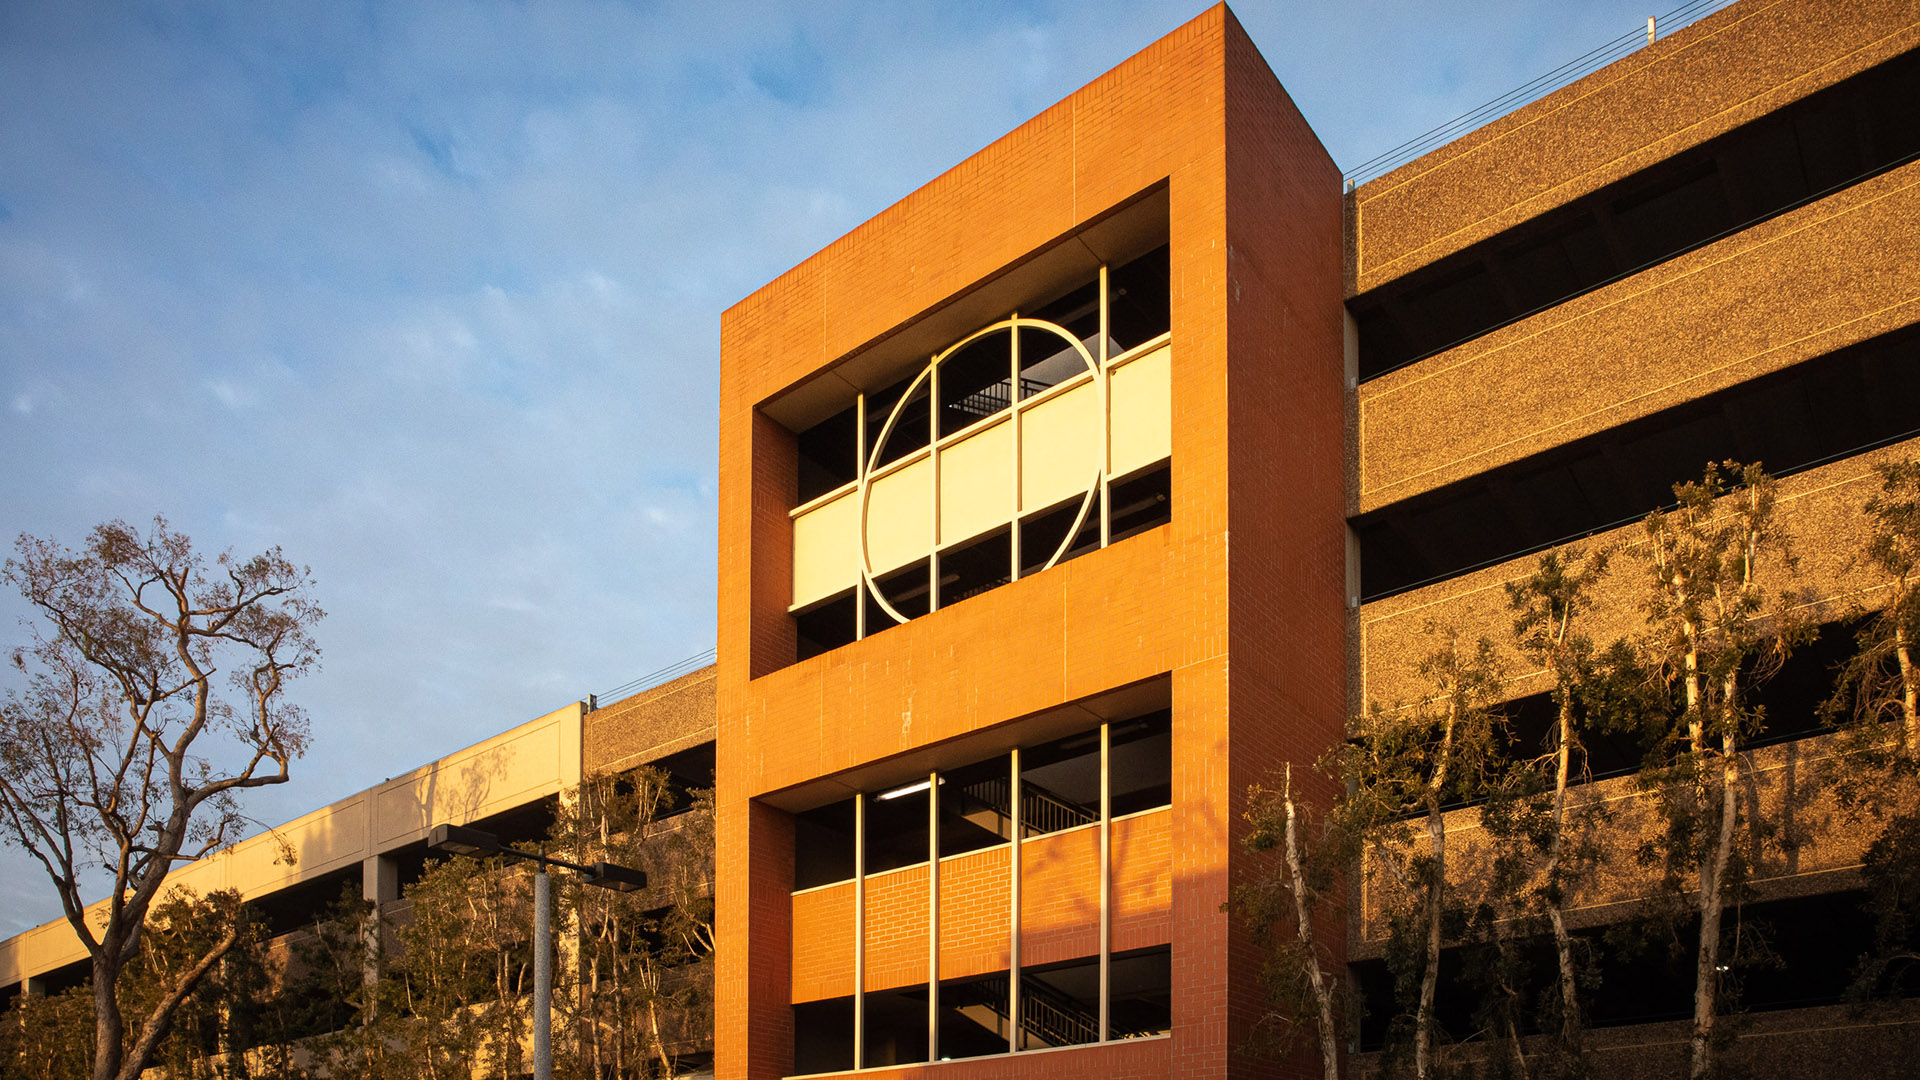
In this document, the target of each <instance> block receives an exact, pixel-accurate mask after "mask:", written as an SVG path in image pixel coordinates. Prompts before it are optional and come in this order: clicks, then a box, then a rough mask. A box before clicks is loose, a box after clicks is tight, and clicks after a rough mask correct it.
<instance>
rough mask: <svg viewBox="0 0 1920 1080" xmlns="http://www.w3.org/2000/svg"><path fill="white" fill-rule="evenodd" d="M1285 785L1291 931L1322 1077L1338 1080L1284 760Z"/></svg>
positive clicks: (1329, 1004) (1329, 1002)
mask: <svg viewBox="0 0 1920 1080" xmlns="http://www.w3.org/2000/svg"><path fill="white" fill-rule="evenodd" d="M1286 776H1287V778H1286V788H1285V791H1284V793H1283V795H1282V803H1283V805H1284V806H1285V808H1286V812H1287V874H1288V875H1289V877H1290V878H1291V879H1292V881H1293V916H1294V920H1295V922H1296V923H1297V924H1298V929H1297V930H1296V931H1295V933H1296V934H1297V936H1298V939H1299V942H1300V948H1301V952H1302V955H1303V957H1304V959H1303V960H1302V962H1303V963H1304V964H1305V965H1306V968H1307V985H1309V986H1310V987H1312V988H1313V1001H1314V1004H1315V1005H1316V1006H1318V1007H1319V1015H1318V1016H1317V1017H1316V1022H1317V1023H1318V1025H1319V1028H1320V1064H1321V1068H1322V1070H1323V1071H1324V1072H1325V1074H1326V1080H1340V1048H1339V1045H1338V1043H1337V1036H1336V1034H1335V1032H1334V1028H1333V990H1332V989H1331V988H1330V987H1328V986H1327V980H1326V975H1325V974H1324V973H1323V972H1322V971H1321V970H1320V957H1319V954H1318V953H1317V952H1316V951H1315V950H1314V947H1313V922H1312V920H1311V919H1309V918H1308V915H1307V882H1306V875H1305V874H1304V873H1302V871H1301V868H1300V844H1299V841H1298V840H1297V839H1296V838H1295V835H1294V815H1293V763H1292V762H1288V763H1287V774H1286Z"/></svg>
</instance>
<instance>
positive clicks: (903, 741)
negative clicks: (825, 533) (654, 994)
mask: <svg viewBox="0 0 1920 1080" xmlns="http://www.w3.org/2000/svg"><path fill="white" fill-rule="evenodd" d="M1157 192H1164V197H1165V200H1166V205H1167V211H1166V218H1167V231H1168V236H1169V238H1170V255H1169V263H1170V267H1169V268H1170V277H1171V341H1172V358H1173V359H1172V365H1173V366H1172V410H1173V417H1172V419H1173V424H1172V430H1173V451H1172V476H1171V507H1172V516H1171V522H1170V523H1169V524H1167V525H1165V526H1162V527H1159V528H1155V529H1152V530H1151V531H1148V532H1145V533H1142V534H1140V535H1138V536H1134V537H1131V538H1129V539H1126V540H1124V541H1121V542H1119V543H1116V544H1114V545H1113V546H1111V547H1108V548H1105V549H1104V550H1099V551H1095V552H1093V553H1091V554H1088V555H1086V556H1084V557H1081V558H1079V559H1076V560H1073V561H1071V562H1066V563H1063V564H1061V565H1059V566H1057V567H1055V568H1053V569H1051V570H1047V571H1045V572H1043V573H1038V574H1034V575H1032V576H1029V577H1023V578H1022V579H1021V580H1019V581H1017V582H1014V583H1012V584H1010V585H1006V586H1004V587H1000V588H997V589H993V590H991V591H988V592H985V593H982V594H980V595H977V596H974V597H971V598H970V599H967V600H964V601H962V602H959V603H957V604H954V605H953V606H951V607H944V608H942V609H941V610H939V611H937V612H934V613H933V614H930V615H926V616H924V617H921V618H918V619H915V620H913V621H911V622H909V623H906V624H905V625H901V626H898V627H894V628H892V629H889V630H887V631H886V632H885V633H882V634H878V635H876V636H872V637H869V638H867V639H866V640H863V641H858V642H855V643H853V644H850V645H845V646H842V647H840V648H837V649H833V650H831V651H829V652H826V653H823V654H822V655H819V656H815V657H812V658H810V659H807V660H804V661H800V662H798V663H796V662H794V657H795V649H796V637H795V630H794V623H793V619H792V618H791V617H790V616H789V615H788V613H787V603H788V600H789V598H790V596H791V591H792V590H791V574H792V566H791V560H792V534H791V526H790V523H789V520H788V511H789V510H790V509H791V508H792V507H793V506H794V505H795V503H796V492H797V466H796V460H795V444H794V437H793V433H792V432H790V431H789V430H788V429H787V428H786V427H784V426H783V425H782V424H781V423H780V422H778V421H777V420H775V419H774V418H773V416H772V415H770V414H769V412H768V410H769V409H770V408H772V404H771V403H774V402H777V401H779V400H781V399H782V396H783V395H787V394H789V393H790V392H796V388H803V387H806V386H810V385H818V377H819V376H820V375H821V373H822V372H836V373H841V375H840V377H841V378H842V385H844V386H847V387H849V388H850V389H858V388H862V387H859V386H857V385H856V384H857V383H858V378H857V377H856V376H854V375H852V374H846V373H849V372H853V371H855V370H856V369H857V366H858V364H859V362H860V358H861V357H862V355H863V354H864V353H866V352H867V351H868V350H870V349H873V348H875V347H876V345H877V344H878V343H883V342H885V341H886V340H887V339H888V338H889V337H890V336H891V335H893V334H895V333H896V332H898V331H899V330H900V329H901V328H902V327H907V326H909V325H911V324H913V323H914V322H915V320H918V319H921V318H922V317H924V316H927V315H928V313H930V312H938V311H940V310H941V309H942V308H943V307H945V306H946V305H948V304H950V303H952V302H955V301H956V300H957V299H961V298H965V297H966V296H968V295H969V294H970V293H972V292H973V291H975V290H977V289H980V288H982V287H983V286H987V285H989V284H990V283H992V282H994V281H996V280H999V279H1001V278H1002V277H1003V276H1005V275H1008V274H1010V273H1015V272H1017V271H1018V270H1019V269H1020V268H1021V267H1022V266H1024V265H1026V264H1027V263H1028V262H1029V260H1033V259H1035V257H1036V256H1038V255H1040V254H1042V253H1045V252H1047V251H1049V250H1051V249H1055V248H1057V247H1058V246H1059V245H1060V244H1062V243H1063V242H1067V241H1069V240H1071V239H1072V238H1073V237H1075V236H1076V235H1077V234H1079V233H1080V232H1081V231H1082V230H1084V229H1087V228H1089V227H1091V226H1093V225H1096V224H1097V223H1098V222H1099V221H1101V220H1102V219H1103V218H1104V217H1105V216H1106V215H1108V214H1109V213H1110V212H1112V211H1114V210H1115V209H1116V208H1120V207H1123V206H1125V205H1127V204H1129V202H1130V201H1132V200H1135V199H1137V198H1139V197H1141V196H1142V195H1143V193H1157ZM1341 243H1342V241H1341V196H1340V183H1339V175H1338V171H1337V170H1336V169H1335V167H1334V165H1333V163H1332V162H1331V160H1329V159H1328V157H1327V155H1326V153H1325V151H1324V150H1323V149H1322V148H1321V147H1320V145H1319V143H1318V141H1317V140H1316V139H1315V138H1314V136H1313V133H1312V132H1311V131H1310V130H1309V129H1308V128H1307V126H1306V124H1305V122H1304V121H1303V120H1302V119H1301V118H1300V116H1299V114H1298V112H1297V111H1296V110H1295V109H1294V107H1293V105H1292V102H1291V101H1290V100H1289V99H1288V98H1287V96H1286V93H1285V91H1284V90H1282V89H1281V87H1280V85H1279V83H1278V82H1277V81H1276V80H1275V78H1274V77H1273V75H1272V73H1271V72H1270V71H1269V70H1268V68H1267V66H1266V64H1265V62H1264V61H1263V60H1262V59H1261V58H1260V56H1259V53H1258V52H1257V51H1256V50H1255V49H1254V47H1253V45H1252V43H1251V42H1250V41H1249V40H1248V39H1247V37H1246V35H1245V34H1244V32H1243V31H1242V30H1241V29H1240V27H1239V26H1238V24H1237V23H1236V22H1235V21H1234V19H1233V17H1232V15H1231V13H1229V12H1228V11H1227V10H1226V8H1225V7H1224V6H1220V7H1215V8H1213V9H1211V10H1209V11H1207V12H1206V13H1204V14H1202V15H1201V16H1199V17H1198V18H1196V19H1194V20H1193V21H1192V22H1190V23H1188V24H1186V25H1185V26H1182V27H1180V28H1179V29H1178V30H1176V31H1174V32H1173V33H1171V34H1169V35H1168V36H1167V37H1165V38H1163V39H1161V40H1160V41H1158V42H1155V43H1154V44H1153V45H1151V46H1149V47H1148V48H1147V49H1145V50H1144V51H1142V52H1141V53H1139V54H1138V55H1136V56H1134V57H1132V58H1131V59H1129V60H1127V61H1126V62H1124V63H1122V64H1121V65H1120V66H1118V67H1116V68H1115V69H1113V70H1112V71H1110V72H1108V73H1107V74H1105V75H1103V76H1101V77H1100V78H1099V79H1096V80H1095V81H1094V82H1092V83H1090V84H1089V85H1087V86H1086V87H1084V88H1083V89H1081V90H1079V91H1078V92H1076V93H1074V94H1073V95H1072V96H1070V97H1068V98H1067V99H1066V100H1064V101H1062V102H1060V103H1059V104H1057V105H1055V106H1053V107H1052V108H1050V109H1048V110H1047V111H1045V112H1044V113H1042V114H1040V115H1039V116H1037V117H1035V118H1034V119H1033V120H1031V121H1029V122H1028V123H1026V124H1024V125H1022V126H1021V127H1020V128H1018V129H1016V130H1015V131H1013V132H1011V133H1009V134H1008V135H1006V136H1005V137H1003V138H1002V139H1000V140H999V141H998V142H996V143H994V144H993V145H991V146H989V147H987V148H986V149H985V150H982V151H981V152H980V153H978V154H976V155H974V156H973V157H971V158H969V159H967V160H966V161H965V162H962V163H961V164H960V165H958V166H957V167H955V168H954V169H953V170H951V171H950V172H948V173H946V174H944V175H942V176H940V177H939V178H937V179H935V180H934V181H932V182H931V183H929V184H928V185H927V186H925V187H924V188H921V189H920V190H919V191H916V192H914V193H913V194H911V195H909V196H907V197H906V198H905V199H903V200H901V201H900V202H899V203H897V204H895V205H894V206H892V207H890V208H889V209H887V210H886V211H884V212H882V213H881V214H880V215H878V216H877V217H875V218H873V219H872V220H871V221H868V222H867V223H865V224H863V225H861V226H860V227H858V228H856V229H855V230H854V231H853V232H851V233H849V234H848V235H847V236H845V237H843V238H841V239H840V240H838V241H836V242H835V243H833V244H832V245H830V246H829V247H827V248H826V249H825V250H823V251H821V252H820V253H818V254H816V255H815V256H813V257H812V258H810V259H808V260H807V261H806V262H804V263H802V264H801V265H799V266H797V267H795V268H794V269H793V270H791V271H789V272H788V273H786V274H784V275H782V276H781V277H780V278H778V279H776V280H775V281H773V282H771V283H770V284H768V285H767V286H765V287H764V288H762V289H761V290H759V291H758V292H756V293H754V294H753V295H752V296H749V297H748V298H746V299H745V300H743V301H741V302H740V303H739V304H738V305H736V306H735V307H733V308H732V309H730V310H729V311H728V312H727V313H726V314H725V316H724V318H723V321H722V332H721V417H720V555H719V562H720V595H719V610H720V627H719V689H718V693H719V733H718V770H717V785H718V793H717V798H718V812H717V833H718V835H717V842H718V845H719V849H718V860H717V870H716V873H717V881H716V903H717V908H718V910H717V919H718V926H719V930H720V935H721V938H720V948H719V950H718V968H717V978H716V999H717V1000H716V1033H715V1067H716V1073H717V1075H718V1076H719V1077H721V1078H724V1080H748V1078H753V1080H770V1078H773V1077H780V1076H785V1075H788V1074H789V1073H790V1072H791V1070H792V1062H793V1037H794V1033H793V1020H792V1016H793V1014H792V1009H791V1005H792V1003H793V1002H795V1001H803V1000H814V999H819V998H825V997H831V996H835V995H844V994H847V993H850V992H851V983H852V979H853V971H852V965H851V960H850V957H851V955H852V938H853V927H854V921H853V920H854V917H855V916H854V904H853V895H852V889H853V886H852V885H851V883H848V884H846V885H842V886H831V887H827V888H824V889H818V890H811V891H807V892H802V893H800V894H797V895H796V894H795V893H794V891H793V836H794V832H793V821H792V817H791V815H790V813H789V811H790V810H793V809H798V808H804V805H820V804H823V803H826V802H829V801H832V800H834V799H838V798H844V797H845V796H847V795H849V794H851V793H853V792H854V791H861V790H868V791H871V790H874V789H875V786H876V785H877V784H880V783H885V782H888V781H889V778H894V777H910V776H913V775H916V774H917V775H918V776H920V777H925V776H926V774H927V773H926V770H927V769H928V768H944V767H948V766H952V765H957V764H961V763H963V761H962V760H960V759H955V760H948V759H946V758H943V757H942V755H943V753H945V752H946V751H945V750H944V749H943V748H945V747H947V746H949V745H959V744H964V743H965V741H966V740H967V739H969V738H976V739H977V738H981V737H985V736H984V735H983V733H985V734H986V735H991V734H992V733H994V732H1001V733H1005V732H1012V733H1013V734H1012V735H1011V736H1006V737H1005V738H1006V740H1007V741H1008V742H1009V743H1018V742H1020V741H1021V740H1020V737H1019V734H1018V733H1019V731H1020V729H1021V725H1022V724H1023V723H1028V722H1030V721H1029V720H1028V719H1027V718H1033V717H1039V716H1041V715H1043V714H1046V713H1048V712H1049V710H1056V711H1057V710H1058V708H1059V707H1060V706H1062V705H1065V704H1069V703H1074V702H1081V701H1085V700H1088V699H1091V698H1095V697H1097V696H1098V695H1101V694H1105V693H1108V692H1111V691H1116V690H1118V689H1120V688H1124V687H1128V686H1130V685H1133V684H1137V683H1140V682H1142V681H1144V680H1154V679H1159V680H1163V681H1164V683H1165V684H1166V685H1167V686H1168V687H1169V690H1168V694H1169V696H1170V697H1171V701H1172V715H1173V720H1172V728H1173V750H1172V759H1173V760H1172V770H1173V773H1172V777H1173V795H1172V806H1171V809H1170V810H1164V811H1157V812H1153V813H1148V814H1142V815H1138V816H1134V817H1128V818H1123V819H1120V820H1117V821H1115V822H1114V823H1113V827H1112V829H1111V838H1110V845H1111V847H1110V851H1111V859H1112V868H1111V873H1112V878H1111V880H1112V882H1113V887H1112V911H1111V926H1112V933H1113V943H1112V947H1113V948H1114V949H1115V950H1116V951H1118V950H1123V949H1127V948H1133V947H1136V946H1138V945H1143V944H1156V943H1168V942H1170V943H1171V952H1172V1000H1173V1016H1172V1034H1171V1036H1170V1037H1167V1038H1161V1039H1143V1040H1129V1041H1124V1042H1115V1043H1109V1044H1104V1045H1094V1046H1088V1047H1079V1048H1073V1049H1067V1050H1057V1051H1051V1052H1047V1053H1041V1054H1021V1055H1015V1056H1013V1057H1010V1058H1007V1057H1003V1058H989V1059H975V1060H972V1061H959V1062H950V1063H939V1064H934V1065H913V1066H900V1067H897V1068H894V1069H887V1070H875V1071H878V1072H882V1073H887V1074H893V1073H898V1074H901V1075H906V1074H915V1075H918V1074H926V1075H930V1076H938V1077H943V1078H947V1077H950V1078H953V1080H963V1078H972V1077H976V1076H978V1077H985V1076H1029V1075H1031V1076H1049V1075H1058V1076H1086V1075H1103V1076H1116V1077H1127V1076H1140V1077H1145V1076H1169V1075H1179V1076H1183V1077H1186V1076H1193V1077H1206V1076H1214V1077H1226V1076H1238V1075H1251V1072H1252V1071H1253V1065H1252V1063H1250V1062H1247V1061H1245V1060H1243V1059H1239V1058H1237V1057H1236V1055H1234V1054H1233V1051H1232V1048H1233V1046H1234V1044H1235V1042H1236V1041H1237V1040H1239V1039H1240V1038H1242V1037H1243V1036H1244V1035H1245V1033H1246V1025H1247V1024H1248V1023H1249V1022H1250V1021H1251V1020H1252V1018H1253V1017H1254V1016H1255V1015H1256V1010H1257V1006H1258V987H1257V984H1256V975H1257V971H1258V960H1257V958H1256V957H1255V956H1254V955H1253V953H1252V951H1251V949H1250V947H1249V944H1248V943H1247V942H1246V941H1245V940H1244V939H1243V936H1242V935H1240V934H1239V933H1237V932H1236V931H1235V930H1234V929H1233V926H1232V923H1231V919H1230V917H1229V916H1228V915H1225V914H1223V913H1222V912H1221V904H1222V902H1223V901H1224V900H1225V899H1226V897H1227V890H1228V887H1229V884H1230V881H1231V878H1232V875H1233V873H1234V871H1235V868H1236V866H1237V865H1238V864H1239V861H1240V860H1241V858H1242V856H1241V855H1240V853H1239V852H1238V849H1237V847H1236V844H1235V838H1236V835H1237V833H1238V828H1239V824H1240V816H1239V815H1240V813H1241V811H1242V810H1243V808H1244V793H1245V791H1246V789H1247V787H1248V786H1249V785H1250V784H1251V783H1253V782H1254V781H1256V780H1259V779H1262V778H1264V777H1265V776H1266V774H1267V772H1268V771H1269V770H1270V769H1272V768H1275V767H1277V766H1278V765H1279V764H1280V763H1281V762H1284V761H1289V760H1291V761H1298V762H1302V763H1306V762H1311V761H1312V760H1314V759H1315V758H1316V757H1317V756H1318V755H1319V753H1320V751H1321V749H1322V748H1324V747H1325V746H1327V745H1329V744H1330V743H1332V742H1334V741H1336V740H1337V739H1338V738H1339V735H1340V732H1341V725H1342V722H1343V714H1344V709H1345V689H1344V681H1343V680H1344V677H1345V668H1346V658H1345V598H1344V591H1345V536H1344V526H1343V510H1344V505H1345V494H1344V476H1345V470H1344V464H1343V462H1344V458H1343V454H1344V450H1343V440H1344V431H1343V424H1344V419H1343V418H1344V415H1345V389H1344V384H1343V365H1342V327H1341V306H1340V302H1341V273H1342V265H1341ZM849 392H850V390H849ZM1229 535H1231V536H1232V540H1233V542H1232V544H1231V545H1229V543H1228V537H1229ZM1090 722H1092V721H1090ZM956 740H958V743H956V742H955V741H956ZM955 753H958V751H955ZM979 756H980V755H979V754H977V753H975V754H974V755H973V759H977V758H978V757H979ZM968 760H971V759H968ZM891 782H895V783H897V782H899V781H898V779H892V781H891ZM1099 835H1100V834H1099V830H1098V829H1080V830H1074V831H1070V832H1066V833H1060V834H1054V835H1050V836H1047V837H1043V838H1039V839H1036V840H1032V841H1029V842H1027V843H1026V844H1025V845H1024V846H1023V849H1022V865H1023V870H1022V888H1023V903H1022V911H1021V927H1022V936H1023V946H1022V948H1023V956H1022V961H1023V963H1027V964H1033V963H1039V962H1043V958H1048V959H1050V958H1064V957H1071V956H1084V955H1087V954H1088V953H1090V952H1093V951H1095V950H1096V949H1097V934H1098V923H1097V909H1098V893H1099V888H1098V880H1099V870H1098V868H1099V858H1098V856H1099V850H1098V836H1099ZM1007 859H1008V848H1007V847H1006V846H1004V845H1003V846H1001V847H999V848H994V849H989V850H987V851H982V852H975V853H972V854H969V855H965V856H960V857H956V858H951V859H944V860H941V862H940V864H939V885H938V895H939V898H940V901H941V903H940V907H941V927H940V929H941V935H940V942H941V944H940V955H939V958H938V959H939V966H940V970H941V975H942V977H949V976H954V975H960V974H966V973H971V972H984V971H991V970H995V969H996V968H1004V967H1005V966H1006V952H1005V950H1006V941H1007V938H1008V919H1009V903H1008V895H1007V887H1006V881H1007V878H1008V867H1007ZM867 887H868V895H867V919H868V923H867V927H868V944H867V959H866V964H867V967H866V972H867V977H866V981H867V984H868V986H869V987H880V986H893V985H904V984H906V983H910V982H912V981H914V980H924V979H925V978H926V971H927V967H928V957H927V949H928V933H927V924H926V911H927V887H928V871H927V867H926V866H925V865H924V864H923V865H921V866H919V867H917V868H908V869H906V870H901V871H896V872H892V873H889V874H886V875H876V876H874V877H871V878H869V879H868V886H867ZM916 920H917V921H916ZM1263 1067H1264V1068H1266V1069H1268V1070H1269V1071H1270V1069H1271V1066H1270V1065H1266V1066H1263Z"/></svg>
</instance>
